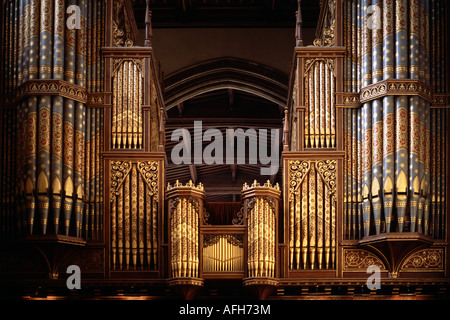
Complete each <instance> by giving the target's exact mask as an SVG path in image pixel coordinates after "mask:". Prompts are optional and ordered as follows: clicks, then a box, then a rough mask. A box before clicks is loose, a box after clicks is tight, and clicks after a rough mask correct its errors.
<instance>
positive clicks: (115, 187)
mask: <svg viewBox="0 0 450 320" xmlns="http://www.w3.org/2000/svg"><path fill="white" fill-rule="evenodd" d="M130 170H131V162H130V161H111V201H113V199H114V195H119V187H120V186H121V185H122V183H123V181H124V180H125V177H126V176H127V175H128V174H129V173H130Z"/></svg>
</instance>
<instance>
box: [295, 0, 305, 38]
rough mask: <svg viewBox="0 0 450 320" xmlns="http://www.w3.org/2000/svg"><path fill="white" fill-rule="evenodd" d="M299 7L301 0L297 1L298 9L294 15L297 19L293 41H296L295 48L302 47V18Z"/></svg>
mask: <svg viewBox="0 0 450 320" xmlns="http://www.w3.org/2000/svg"><path fill="white" fill-rule="evenodd" d="M301 6H302V0H298V9H297V12H296V14H295V16H296V17H297V26H296V29H295V39H296V40H297V41H296V46H297V47H303V34H302V25H303V18H302V8H301Z"/></svg>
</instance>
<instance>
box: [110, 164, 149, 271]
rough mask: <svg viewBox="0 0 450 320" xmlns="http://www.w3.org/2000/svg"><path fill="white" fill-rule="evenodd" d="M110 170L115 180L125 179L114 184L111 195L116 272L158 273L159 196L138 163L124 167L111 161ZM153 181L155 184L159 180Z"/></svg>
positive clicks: (114, 268)
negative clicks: (155, 271)
mask: <svg viewBox="0 0 450 320" xmlns="http://www.w3.org/2000/svg"><path fill="white" fill-rule="evenodd" d="M151 165H152V166H153V165H155V164H154V163H152V164H151ZM111 166H112V174H113V176H118V177H122V178H119V181H117V182H116V183H114V184H113V186H114V190H112V194H111V197H112V199H111V252H112V266H113V270H138V269H140V270H156V268H157V249H158V248H157V245H158V241H157V239H155V230H156V229H157V225H156V224H157V212H158V206H157V203H158V200H157V193H155V190H154V189H153V187H152V185H151V182H149V181H147V180H146V179H147V178H148V174H147V175H146V174H144V173H143V172H142V171H141V169H140V164H139V163H131V162H126V165H125V166H121V162H115V161H112V162H111ZM145 166H146V165H145V164H144V167H145ZM144 169H145V170H147V169H148V166H147V167H146V168H144ZM156 172H157V169H156ZM152 174H157V173H155V172H153V173H152ZM120 179H121V180H120ZM151 179H153V180H152V181H156V180H155V179H156V177H152V178H151ZM156 236H157V234H156Z"/></svg>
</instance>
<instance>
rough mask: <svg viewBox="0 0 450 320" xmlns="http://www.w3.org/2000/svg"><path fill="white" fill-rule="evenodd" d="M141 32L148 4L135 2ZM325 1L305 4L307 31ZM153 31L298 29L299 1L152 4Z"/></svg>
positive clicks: (170, 0) (167, 0)
mask: <svg viewBox="0 0 450 320" xmlns="http://www.w3.org/2000/svg"><path fill="white" fill-rule="evenodd" d="M132 2H133V7H134V14H135V17H136V21H137V24H138V28H144V26H145V6H146V1H145V0H134V1H132ZM320 2H321V0H304V1H302V16H303V27H304V28H315V27H316V25H317V20H318V17H319V11H320ZM150 9H151V11H152V26H153V28H177V27H268V28H294V27H295V20H296V19H295V12H296V11H297V0H150Z"/></svg>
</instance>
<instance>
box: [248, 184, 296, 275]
mask: <svg viewBox="0 0 450 320" xmlns="http://www.w3.org/2000/svg"><path fill="white" fill-rule="evenodd" d="M280 194H281V192H280V189H279V186H278V184H277V185H276V186H272V185H271V184H270V182H269V181H268V182H267V183H266V184H264V185H260V184H259V183H257V182H256V181H255V182H254V183H253V184H252V185H251V186H248V185H247V184H244V187H243V190H242V198H243V200H244V203H245V208H246V212H247V243H248V254H247V255H248V257H247V259H248V261H247V267H248V277H250V278H253V277H265V278H273V277H275V261H276V259H275V257H276V225H277V215H278V201H279V199H280ZM291 253H293V251H292V250H291Z"/></svg>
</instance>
